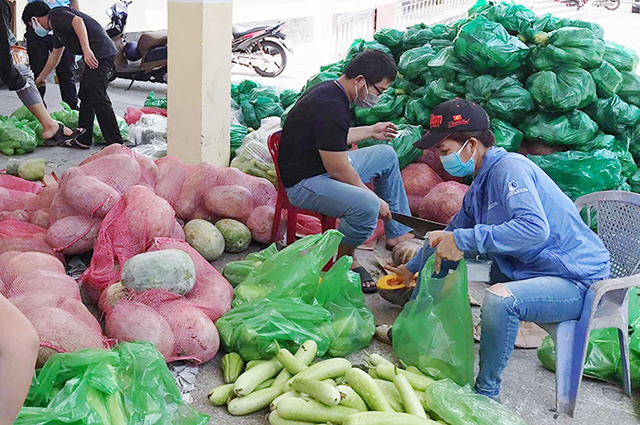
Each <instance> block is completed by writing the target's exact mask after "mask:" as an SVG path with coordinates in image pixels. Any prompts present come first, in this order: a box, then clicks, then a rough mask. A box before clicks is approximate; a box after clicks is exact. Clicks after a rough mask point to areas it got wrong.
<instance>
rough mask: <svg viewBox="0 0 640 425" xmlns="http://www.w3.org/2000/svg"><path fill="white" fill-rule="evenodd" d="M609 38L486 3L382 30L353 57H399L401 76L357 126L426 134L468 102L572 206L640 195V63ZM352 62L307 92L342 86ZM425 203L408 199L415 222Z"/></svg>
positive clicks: (358, 117)
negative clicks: (456, 15)
mask: <svg viewBox="0 0 640 425" xmlns="http://www.w3.org/2000/svg"><path fill="white" fill-rule="evenodd" d="M603 37H604V31H603V30H602V28H601V27H600V26H599V25H598V24H594V23H589V22H583V21H579V20H571V19H560V18H555V17H553V16H551V15H550V14H547V15H544V16H540V17H536V15H535V13H534V12H532V11H531V10H529V9H527V8H526V7H524V6H522V5H517V4H513V3H493V2H486V1H485V0H480V1H479V2H478V3H477V4H476V5H475V6H473V7H472V8H471V9H470V10H469V16H468V18H464V19H461V20H459V21H456V22H454V23H451V24H448V25H434V26H426V25H424V24H419V25H414V26H412V27H409V28H407V29H406V30H404V31H400V30H396V29H382V30H380V31H378V33H376V34H375V36H374V38H375V42H364V41H362V40H356V41H355V42H354V49H355V50H354V52H357V51H358V47H364V48H369V49H379V50H383V51H386V52H391V53H392V54H393V56H394V58H395V59H396V61H397V64H398V69H399V72H400V74H401V75H400V76H399V78H398V79H397V80H396V81H395V82H394V83H393V84H392V86H391V88H390V89H389V90H387V91H386V92H385V93H384V94H383V96H382V97H381V99H380V102H379V103H378V104H377V105H376V106H375V107H373V108H370V109H364V108H357V107H355V108H354V114H355V121H354V125H364V124H371V123H374V122H378V121H387V120H388V121H393V122H394V123H396V124H398V125H400V126H403V125H407V124H409V125H420V126H422V127H423V128H425V129H426V128H428V125H429V116H430V112H431V110H432V108H433V107H435V106H436V105H438V104H439V103H441V102H443V101H446V100H450V99H454V98H456V97H459V98H466V99H469V100H472V101H474V102H477V103H478V104H480V105H481V106H483V107H484V108H485V110H486V111H487V113H488V114H489V116H490V118H491V128H492V130H493V131H494V133H495V134H496V137H497V142H498V146H501V147H504V148H506V149H507V150H509V151H512V152H521V153H524V154H529V155H531V158H532V160H534V161H535V162H536V163H538V165H540V166H541V167H542V168H543V169H544V170H545V171H546V172H547V173H548V174H549V175H550V176H551V177H552V178H553V179H554V180H555V181H556V183H558V184H559V185H560V187H561V188H562V189H563V190H564V191H565V192H566V193H567V194H568V195H569V196H571V197H572V198H573V199H575V198H576V197H578V196H580V195H583V194H586V193H591V192H594V191H598V190H610V189H621V190H629V185H627V184H626V181H625V180H629V181H630V183H631V184H632V185H633V188H634V189H635V190H637V191H640V172H637V167H636V164H635V161H634V155H635V160H638V159H640V130H639V129H640V125H638V124H639V123H640V109H638V106H639V104H640V97H639V96H638V92H639V91H640V76H638V74H636V73H635V70H636V67H637V64H638V56H637V55H636V54H635V52H633V51H632V50H630V49H628V48H626V47H624V46H621V45H618V44H616V43H613V42H610V41H603ZM350 56H351V52H350V55H349V56H348V57H347V59H345V60H344V61H340V62H338V63H336V64H332V65H329V66H326V67H322V68H321V72H320V74H318V75H316V76H314V77H312V78H311V79H310V80H309V81H308V83H307V85H306V86H305V89H308V88H309V87H312V86H313V85H315V84H317V83H319V82H322V81H327V80H331V79H336V78H338V77H339V75H340V73H341V72H342V71H343V70H344V67H345V65H346V64H347V63H348V61H349V57H350ZM401 128H402V127H401ZM425 154H426V153H425ZM399 156H400V152H399ZM430 165H432V168H434V169H435V167H434V166H433V164H430ZM601 170H604V171H601ZM436 172H437V173H438V174H440V173H439V171H438V170H436ZM577 176H580V178H577ZM407 189H408V191H409V188H407ZM420 195H421V194H419V193H416V194H410V197H413V205H412V211H413V212H414V214H419V209H420V206H419V205H418V204H419V203H420V199H419V198H420ZM431 218H434V216H432V217H431ZM443 219H444V217H442V218H441V220H443Z"/></svg>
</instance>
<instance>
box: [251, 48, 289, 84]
mask: <svg viewBox="0 0 640 425" xmlns="http://www.w3.org/2000/svg"><path fill="white" fill-rule="evenodd" d="M261 44H262V50H263V52H264V54H267V55H270V56H273V57H274V58H275V60H276V65H275V66H276V67H277V69H275V70H267V69H260V68H258V67H257V66H254V67H253V69H254V71H256V73H257V74H258V75H260V76H262V77H277V76H278V75H280V74H282V71H284V69H285V68H286V66H287V53H286V52H285V51H284V48H283V47H282V46H281V45H280V44H278V43H274V42H273V41H263V42H262V43H261ZM277 57H280V64H278V61H277Z"/></svg>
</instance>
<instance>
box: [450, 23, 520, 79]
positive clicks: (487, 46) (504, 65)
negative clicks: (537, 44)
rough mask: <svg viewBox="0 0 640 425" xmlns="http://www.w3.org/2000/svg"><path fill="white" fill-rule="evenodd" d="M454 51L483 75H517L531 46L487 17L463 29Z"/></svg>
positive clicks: (455, 43)
mask: <svg viewBox="0 0 640 425" xmlns="http://www.w3.org/2000/svg"><path fill="white" fill-rule="evenodd" d="M453 48H454V51H455V53H456V55H458V56H459V57H460V58H461V59H463V60H466V62H467V63H468V64H469V66H470V67H471V68H473V69H474V70H476V71H477V72H479V73H481V74H489V73H493V74H495V73H504V74H510V73H513V72H515V71H517V70H518V69H519V68H520V66H521V65H522V63H523V61H524V59H525V58H526V57H527V55H528V54H529V47H527V45H526V44H524V43H523V42H522V41H520V39H518V38H517V37H513V36H511V35H509V33H508V32H507V31H506V30H505V29H504V27H503V26H502V25H500V24H498V23H496V22H491V21H489V20H487V19H486V18H484V17H483V16H479V17H477V18H476V19H474V20H473V21H471V22H469V23H468V24H466V25H464V26H463V27H462V28H461V29H460V32H459V33H458V37H456V39H455V41H454V44H453Z"/></svg>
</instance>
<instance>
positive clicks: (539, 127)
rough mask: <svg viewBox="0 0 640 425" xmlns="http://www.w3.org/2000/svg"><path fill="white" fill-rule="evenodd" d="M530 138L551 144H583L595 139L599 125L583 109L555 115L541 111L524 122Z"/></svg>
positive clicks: (527, 135) (525, 132)
mask: <svg viewBox="0 0 640 425" xmlns="http://www.w3.org/2000/svg"><path fill="white" fill-rule="evenodd" d="M523 128H524V135H525V136H526V138H527V139H529V140H542V141H544V142H545V143H547V144H549V145H569V146H581V145H583V144H585V143H588V142H590V141H592V140H593V138H594V137H595V136H596V134H597V133H598V125H597V124H596V123H595V122H594V121H593V120H592V119H591V118H590V117H589V115H587V114H586V113H584V112H582V111H572V112H568V113H566V114H563V115H559V116H554V115H550V114H545V113H540V114H536V115H532V116H531V117H528V118H527V119H526V120H525V121H524V122H523Z"/></svg>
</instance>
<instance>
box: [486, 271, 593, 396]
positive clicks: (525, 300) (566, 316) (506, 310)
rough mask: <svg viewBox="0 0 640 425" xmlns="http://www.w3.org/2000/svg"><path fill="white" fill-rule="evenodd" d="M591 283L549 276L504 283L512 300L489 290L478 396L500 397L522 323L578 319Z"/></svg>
mask: <svg viewBox="0 0 640 425" xmlns="http://www.w3.org/2000/svg"><path fill="white" fill-rule="evenodd" d="M592 283H593V281H582V282H581V281H576V280H569V279H563V278H560V277H550V276H549V277H537V278H534V279H528V280H521V281H516V282H508V283H502V284H501V285H502V286H504V287H505V288H507V290H508V291H509V293H510V294H511V296H509V297H503V296H501V295H498V294H496V293H494V292H491V290H487V294H486V296H485V298H484V303H483V305H482V315H481V318H482V338H481V341H480V372H479V373H478V378H477V380H476V385H475V390H476V392H477V393H479V394H483V395H486V396H488V397H491V398H494V399H497V398H498V397H499V395H500V382H501V381H502V378H501V375H502V371H503V370H504V369H505V367H506V366H507V362H508V361H509V357H511V352H512V351H513V347H514V344H515V342H516V337H517V335H518V327H519V325H520V321H521V320H522V321H526V322H537V323H558V322H563V321H566V320H575V319H578V318H579V317H580V315H581V313H582V305H583V304H584V296H585V293H586V291H587V289H588V288H589V286H590V285H591V284H592Z"/></svg>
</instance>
